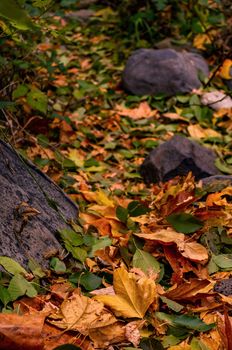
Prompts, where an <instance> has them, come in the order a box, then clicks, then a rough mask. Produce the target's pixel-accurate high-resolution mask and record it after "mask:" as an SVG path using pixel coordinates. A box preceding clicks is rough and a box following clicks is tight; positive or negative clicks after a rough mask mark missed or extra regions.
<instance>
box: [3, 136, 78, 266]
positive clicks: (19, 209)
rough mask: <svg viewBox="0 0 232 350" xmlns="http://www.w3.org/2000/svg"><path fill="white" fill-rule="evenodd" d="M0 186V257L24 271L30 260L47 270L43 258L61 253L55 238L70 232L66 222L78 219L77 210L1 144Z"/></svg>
mask: <svg viewBox="0 0 232 350" xmlns="http://www.w3.org/2000/svg"><path fill="white" fill-rule="evenodd" d="M0 186H1V201H0V210H1V220H0V255H4V256H8V257H11V258H13V259H15V260H16V261H18V262H19V263H21V264H22V265H23V266H24V267H27V262H28V259H29V258H33V259H34V260H36V261H37V262H38V263H40V264H41V265H42V266H43V267H46V266H47V261H46V259H45V255H46V254H50V253H52V252H54V251H60V252H61V250H63V248H62V247H61V245H60V243H59V242H58V240H57V239H56V237H55V234H56V233H57V230H59V229H63V228H71V227H70V226H69V224H68V222H70V220H73V221H75V219H76V218H77V214H78V208H77V206H76V205H75V204H74V203H73V202H72V201H71V200H70V199H69V198H68V197H67V196H66V195H65V194H64V192H63V191H62V190H61V189H60V188H59V187H58V186H57V185H56V184H55V183H54V182H53V181H52V180H51V179H50V178H48V177H47V176H46V175H45V174H43V173H42V172H41V171H40V170H39V169H37V168H36V167H35V166H34V165H33V164H32V163H30V162H28V161H26V160H24V159H23V158H21V156H20V155H18V154H17V153H16V151H15V150H14V149H13V148H11V146H9V145H8V144H6V143H5V142H4V141H1V140H0ZM27 213H28V216H27ZM30 213H31V214H32V215H30ZM33 213H34V215H33Z"/></svg>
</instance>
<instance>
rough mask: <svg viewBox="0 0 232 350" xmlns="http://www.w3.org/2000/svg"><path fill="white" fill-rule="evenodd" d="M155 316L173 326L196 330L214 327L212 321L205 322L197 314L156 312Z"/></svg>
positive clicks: (205, 330)
mask: <svg viewBox="0 0 232 350" xmlns="http://www.w3.org/2000/svg"><path fill="white" fill-rule="evenodd" d="M155 315H156V317H157V318H158V319H159V320H160V321H165V322H166V323H167V324H169V325H171V326H173V327H177V328H178V327H179V328H180V327H181V328H183V330H184V328H186V329H193V330H195V331H198V332H207V331H208V330H210V329H212V328H213V327H215V324H214V323H211V324H206V323H204V322H203V321H202V320H201V319H200V318H199V317H197V316H189V315H177V316H175V315H168V314H165V313H164V312H156V313H155Z"/></svg>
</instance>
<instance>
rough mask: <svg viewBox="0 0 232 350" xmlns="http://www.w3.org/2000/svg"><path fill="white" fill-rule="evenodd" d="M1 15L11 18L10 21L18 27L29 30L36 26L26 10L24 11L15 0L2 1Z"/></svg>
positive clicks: (0, 4) (0, 6) (0, 3)
mask: <svg viewBox="0 0 232 350" xmlns="http://www.w3.org/2000/svg"><path fill="white" fill-rule="evenodd" d="M0 16H1V17H3V18H6V19H7V20H9V22H10V23H11V24H12V25H13V26H14V27H16V28H18V29H21V30H28V29H35V28H36V26H35V25H34V24H33V23H32V22H31V20H30V18H29V17H28V16H27V13H26V11H24V10H23V9H22V8H21V7H20V6H19V5H18V3H17V2H16V1H15V0H1V1H0Z"/></svg>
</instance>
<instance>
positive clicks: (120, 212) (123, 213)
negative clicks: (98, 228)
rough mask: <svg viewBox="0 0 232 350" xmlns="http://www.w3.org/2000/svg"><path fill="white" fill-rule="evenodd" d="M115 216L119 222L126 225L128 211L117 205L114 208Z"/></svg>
mask: <svg viewBox="0 0 232 350" xmlns="http://www.w3.org/2000/svg"><path fill="white" fill-rule="evenodd" d="M116 216H117V218H118V219H119V220H120V221H121V222H123V223H126V222H127V219H128V210H127V209H126V208H123V207H121V206H120V205H119V206H118V207H117V208H116Z"/></svg>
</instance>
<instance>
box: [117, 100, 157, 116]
mask: <svg viewBox="0 0 232 350" xmlns="http://www.w3.org/2000/svg"><path fill="white" fill-rule="evenodd" d="M116 111H117V113H118V114H119V115H124V116H127V117H130V118H131V119H134V120H138V119H142V118H151V117H154V116H155V115H156V114H157V113H158V112H157V110H154V111H152V110H151V108H150V106H149V104H148V103H147V102H146V101H145V102H141V103H140V105H139V107H137V108H133V109H130V108H126V107H123V106H120V105H116Z"/></svg>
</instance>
